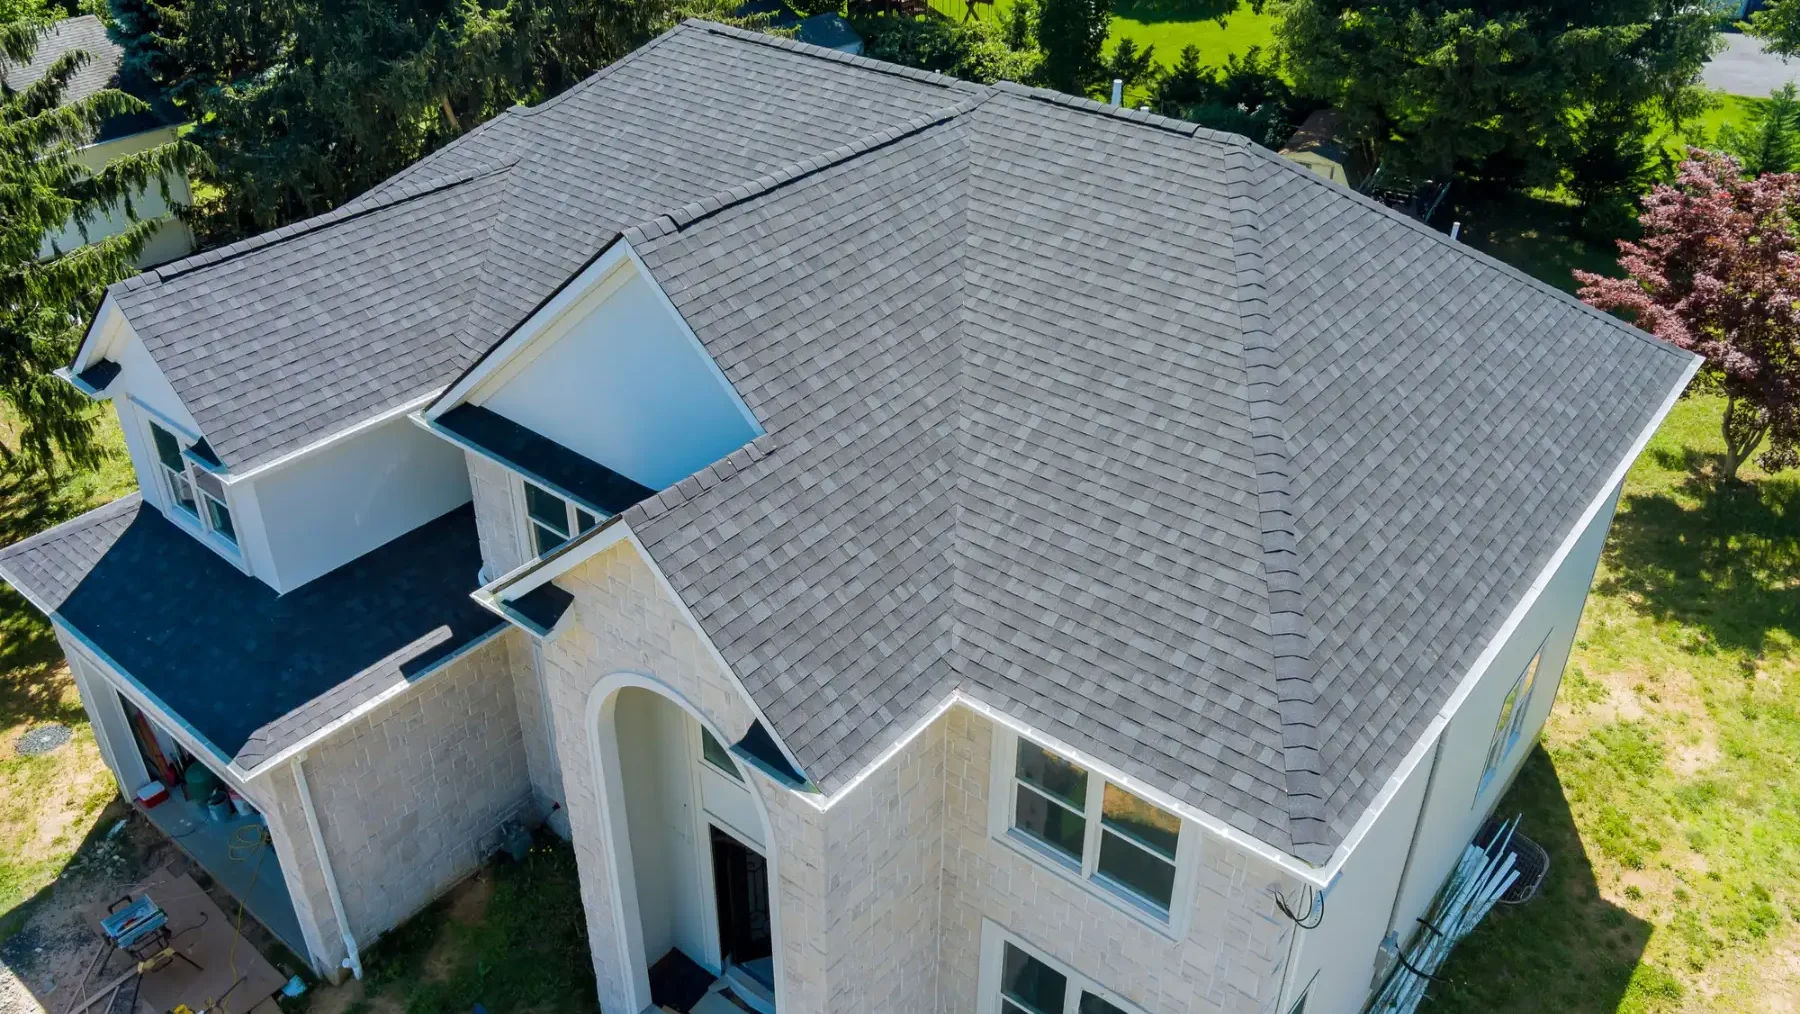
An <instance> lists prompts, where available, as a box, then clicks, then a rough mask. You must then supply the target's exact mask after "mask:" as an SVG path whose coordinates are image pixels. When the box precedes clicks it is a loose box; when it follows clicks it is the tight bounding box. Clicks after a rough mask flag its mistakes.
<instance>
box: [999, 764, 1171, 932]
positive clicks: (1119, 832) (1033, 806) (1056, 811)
mask: <svg viewBox="0 0 1800 1014" xmlns="http://www.w3.org/2000/svg"><path fill="white" fill-rule="evenodd" d="M1008 790H1009V795H1010V797H1011V798H1010V800H1009V802H1010V805H1011V827H1010V829H1009V833H1010V834H1012V835H1014V836H1016V837H1018V838H1023V839H1024V840H1025V841H1027V842H1029V843H1030V844H1031V845H1033V846H1035V847H1036V849H1037V851H1039V852H1041V853H1044V854H1046V855H1048V856H1049V857H1050V858H1052V859H1054V860H1056V861H1058V862H1060V863H1061V864H1062V865H1063V866H1064V867H1066V868H1067V869H1068V870H1069V871H1070V872H1072V873H1079V875H1080V876H1081V877H1082V879H1084V880H1089V881H1092V882H1094V883H1096V884H1099V885H1101V886H1103V887H1105V888H1107V889H1108V890H1111V891H1113V892H1115V893H1117V894H1121V895H1124V896H1125V897H1126V898H1128V899H1129V900H1131V901H1133V902H1136V903H1138V904H1139V905H1141V906H1146V907H1148V908H1150V909H1151V910H1153V911H1154V912H1155V913H1156V914H1158V915H1160V916H1162V917H1164V918H1167V917H1168V914H1169V911H1170V909H1171V907H1172V905H1173V903H1174V897H1175V880H1176V876H1175V874H1176V870H1177V862H1176V846H1177V845H1178V844H1179V843H1180V840H1181V818H1180V817H1177V816H1176V815H1175V814H1173V813H1170V812H1169V811H1167V810H1164V809H1163V808H1161V807H1159V806H1157V805H1156V804H1154V803H1151V802H1149V801H1147V800H1145V799H1142V798H1140V797H1138V796H1136V795H1133V794H1132V793H1130V792H1127V791H1126V790H1125V789H1123V788H1120V787H1119V786H1117V785H1114V784H1113V783H1111V782H1109V781H1107V780H1106V779H1104V778H1102V777H1099V776H1097V775H1095V774H1094V773H1093V772H1090V771H1088V770H1087V769H1086V768H1083V767H1081V766H1080V765H1078V764H1075V763H1074V762H1072V761H1070V760H1068V759H1066V758H1063V757H1061V756H1058V755H1057V754H1055V753H1052V752H1051V751H1049V750H1046V749H1044V748H1043V747H1041V746H1039V745H1037V744H1036V743H1033V742H1031V741H1030V740H1027V739H1023V738H1021V739H1019V740H1018V746H1017V748H1016V750H1015V753H1014V757H1013V768H1012V780H1011V784H1010V786H1008Z"/></svg>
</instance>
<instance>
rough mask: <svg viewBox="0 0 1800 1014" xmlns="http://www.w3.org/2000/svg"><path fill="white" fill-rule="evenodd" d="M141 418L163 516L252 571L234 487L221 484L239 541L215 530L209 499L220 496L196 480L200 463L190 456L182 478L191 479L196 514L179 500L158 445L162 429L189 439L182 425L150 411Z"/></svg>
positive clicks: (189, 481)
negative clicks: (166, 422) (233, 496)
mask: <svg viewBox="0 0 1800 1014" xmlns="http://www.w3.org/2000/svg"><path fill="white" fill-rule="evenodd" d="M138 419H139V423H138V424H139V428H140V431H141V432H142V433H143V439H144V446H145V450H146V452H147V453H148V454H149V456H150V461H149V465H150V469H151V471H152V473H153V474H154V475H155V476H156V481H155V482H154V483H152V484H151V485H152V487H153V488H154V489H155V490H156V498H157V500H159V501H161V502H160V503H158V504H157V506H159V507H160V508H162V514H163V517H165V518H168V519H169V521H170V522H172V523H174V524H175V525H176V526H177V527H179V528H185V529H187V530H188V531H189V532H190V533H191V534H193V535H194V536H195V537H196V538H198V539H199V540H200V542H201V543H202V544H203V545H205V546H207V547H209V548H211V549H212V550H213V552H215V553H218V554H219V555H220V556H223V557H224V558H225V559H227V560H230V561H231V562H232V564H233V565H234V566H236V567H237V569H239V570H241V571H243V572H244V573H246V574H248V573H250V568H249V565H248V563H247V562H246V560H245V557H244V550H243V547H242V546H241V545H240V543H241V542H242V541H243V538H244V530H243V518H242V516H241V515H240V514H239V513H238V510H237V507H236V506H235V505H234V504H233V503H232V502H231V487H230V486H228V485H225V484H224V483H221V484H220V485H221V486H222V487H223V489H224V491H225V499H224V500H223V501H221V503H223V504H224V506H225V510H226V511H228V512H229V513H230V514H231V527H232V528H234V529H236V530H237V540H236V541H233V540H231V539H227V538H226V537H225V536H223V535H220V534H219V533H218V532H216V531H214V530H213V527H212V521H211V519H210V518H209V517H208V516H207V514H206V501H207V500H208V499H214V500H216V499H218V498H217V497H214V496H213V495H212V494H211V493H208V492H206V491H205V490H203V489H201V488H200V484H199V483H197V482H195V481H194V470H195V469H196V468H198V467H200V466H198V465H196V464H194V463H193V462H192V461H189V460H187V459H186V458H183V459H182V464H184V465H185V466H186V468H185V470H184V471H183V472H182V478H183V479H185V480H186V481H187V484H188V488H189V489H191V490H192V491H193V494H194V507H195V513H193V514H190V513H188V511H187V508H185V507H182V506H181V505H180V504H179V503H177V502H176V500H175V490H174V488H173V483H172V480H171V476H170V469H169V466H168V465H166V464H164V463H163V459H162V453H161V452H160V451H158V450H157V447H156V431H157V430H158V429H160V430H162V431H163V432H164V433H167V434H168V435H169V436H171V437H173V438H175V441H176V443H178V444H179V443H181V441H182V440H183V439H185V436H184V434H183V433H182V432H180V431H179V429H178V428H176V427H171V426H167V425H164V424H163V422H162V421H161V420H159V419H154V418H152V417H151V416H150V414H149V413H147V412H140V413H138ZM187 446H192V442H191V441H190V443H189V444H188V445H187ZM187 446H184V447H182V450H184V451H185V450H186V449H187Z"/></svg>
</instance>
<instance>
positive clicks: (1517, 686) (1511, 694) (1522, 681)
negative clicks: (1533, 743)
mask: <svg viewBox="0 0 1800 1014" xmlns="http://www.w3.org/2000/svg"><path fill="white" fill-rule="evenodd" d="M1543 658H1544V649H1542V648H1539V649H1538V652H1537V654H1535V655H1533V656H1531V664H1530V665H1527V666H1526V667H1525V671H1524V672H1522V673H1520V674H1519V678H1518V679H1517V680H1515V681H1514V682H1513V685H1512V689H1510V690H1508V691H1507V692H1506V697H1505V698H1504V699H1502V700H1501V702H1500V714H1499V715H1498V716H1497V717H1496V718H1495V719H1494V738H1493V740H1492V742H1490V743H1488V752H1487V764H1486V765H1485V766H1484V767H1483V768H1482V769H1481V785H1480V786H1479V787H1478V788H1477V789H1476V790H1475V796H1476V798H1477V799H1479V798H1480V797H1481V794H1482V793H1484V792H1486V791H1487V787H1488V783H1489V782H1491V781H1493V780H1494V776H1495V775H1497V774H1499V773H1500V766H1501V764H1503V763H1505V761H1506V758H1507V757H1509V756H1511V755H1512V749H1513V747H1515V746H1517V745H1518V743H1519V737H1521V736H1523V735H1524V734H1525V716H1526V713H1527V712H1529V711H1530V710H1531V690H1532V688H1533V687H1534V686H1535V685H1536V684H1537V672H1538V663H1539V662H1541V661H1543Z"/></svg>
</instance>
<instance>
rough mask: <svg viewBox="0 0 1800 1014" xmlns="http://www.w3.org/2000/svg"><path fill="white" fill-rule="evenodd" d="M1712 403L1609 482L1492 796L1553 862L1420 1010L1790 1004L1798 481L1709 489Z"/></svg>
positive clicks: (1798, 986)
mask: <svg viewBox="0 0 1800 1014" xmlns="http://www.w3.org/2000/svg"><path fill="white" fill-rule="evenodd" d="M1719 412H1720V402H1719V401H1718V400H1717V399H1715V398H1711V397H1694V398H1690V399H1688V400H1685V401H1683V402H1682V403H1680V404H1679V405H1677V406H1676V409H1675V411H1674V412H1673V413H1672V414H1671V416H1670V418H1669V420H1668V422H1667V423H1666V424H1665V425H1664V426H1663V428H1662V430H1661V431H1660V432H1659V433H1658V434H1657V436H1656V438H1655V440H1654V441H1653V442H1652V443H1651V445H1650V447H1649V449H1648V451H1647V452H1646V454H1645V455H1644V457H1643V459H1642V460H1640V461H1639V462H1638V464H1637V466H1636V467H1635V468H1634V469H1633V470H1632V472H1631V474H1630V475H1629V477H1628V478H1627V480H1626V485H1625V491H1624V496H1623V498H1622V500H1621V503H1620V506H1619V515H1618V519H1617V520H1616V521H1615V523H1614V525H1613V531H1612V535H1611V538H1610V539H1609V541H1608V543H1607V547H1606V551H1605V554H1604V557H1603V559H1602V562H1601V566H1600V569H1599V572H1598V574H1597V575H1596V577H1595V583H1594V588H1593V593H1592V596H1591V597H1590V599H1589V601H1588V605H1587V609H1586V612H1585V613H1584V614H1583V617H1582V622H1581V627H1580V629H1579V632H1578V634H1577V640H1576V644H1575V649H1574V652H1573V654H1572V655H1571V657H1570V661H1569V666H1568V669H1567V672H1566V675H1565V677H1564V683H1563V687H1562V690H1561V693H1560V694H1559V696H1558V699H1557V704H1556V709H1555V711H1554V713H1553V714H1552V716H1551V719H1550V722H1549V724H1548V725H1547V726H1546V728H1545V731H1544V734H1543V740H1542V745H1541V748H1540V749H1539V750H1538V751H1536V752H1535V753H1534V755H1533V756H1532V758H1531V759H1530V761H1529V763H1528V765H1527V767H1526V769H1525V772H1524V774H1523V775H1522V776H1521V778H1520V781H1519V782H1518V783H1517V784H1516V785H1515V786H1514V787H1513V789H1512V790H1511V791H1510V792H1509V794H1508V795H1507V797H1506V798H1505V799H1504V800H1503V801H1502V802H1501V806H1500V809H1501V812H1503V813H1510V812H1515V811H1517V812H1523V813H1524V814H1525V830H1526V833H1527V834H1530V835H1532V836H1533V837H1535V838H1537V839H1538V840H1540V841H1541V842H1543V844H1544V845H1545V846H1546V847H1547V848H1548V849H1549V850H1550V852H1551V855H1552V860H1551V861H1552V868H1551V875H1550V878H1549V880H1548V882H1547V883H1546V886H1545V890H1544V893H1543V895H1542V896H1540V897H1539V898H1538V899H1537V900H1535V901H1533V902H1532V903H1530V904H1528V905H1526V906H1523V907H1521V908H1519V909H1516V910H1502V911H1500V912H1497V913H1496V914H1495V915H1494V916H1492V917H1491V918H1490V919H1489V921H1488V922H1487V923H1486V924H1484V925H1483V926H1482V927H1481V929H1480V930H1479V931H1478V932H1477V933H1476V935H1475V936H1474V937H1472V938H1471V939H1470V940H1468V941H1467V942H1465V943H1464V945H1463V946H1462V948H1461V949H1460V950H1458V952H1457V953H1456V954H1455V955H1454V957H1453V958H1452V960H1451V962H1450V964H1449V965H1448V966H1447V968H1446V969H1445V976H1446V979H1447V983H1446V984H1444V985H1442V986H1440V987H1439V988H1438V990H1437V996H1436V1002H1435V1009H1437V1010H1439V1011H1441V1012H1445V1014H1449V1012H1471V1014H1472V1012H1477V1011H1479V1012H1482V1014H1510V1012H1518V1014H1523V1012H1526V1011H1544V1010H1555V1011H1561V1012H1568V1014H1600V1012H1618V1014H1664V1012H1683V1014H1688V1012H1693V1014H1698V1012H1717V1014H1726V1012H1741V1014H1749V1012H1752V1011H1756V1012H1762V1011H1791V1010H1794V1009H1796V1008H1797V1007H1800V884H1796V883H1795V878H1794V872H1795V871H1796V870H1800V780H1797V779H1795V778H1794V776H1793V771H1794V769H1795V765H1796V763H1797V762H1800V652H1797V651H1796V648H1797V643H1796V638H1797V637H1800V478H1796V477H1794V476H1791V475H1784V476H1776V477H1770V476H1765V475H1762V474H1760V473H1759V472H1757V471H1756V470H1755V469H1754V468H1749V469H1747V470H1746V473H1745V477H1746V478H1747V479H1749V480H1750V481H1749V482H1748V483H1747V484H1745V485H1741V486H1722V485H1720V484H1719V483H1717V482H1715V481H1714V480H1713V478H1712V475H1713V470H1714V469H1715V468H1716V460H1717V456H1718V454H1719V453H1720V452H1721V451H1722V450H1723V445H1722V442H1721V440H1720V437H1719V434H1718V419H1719Z"/></svg>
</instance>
